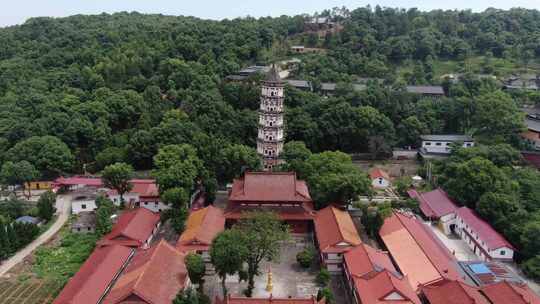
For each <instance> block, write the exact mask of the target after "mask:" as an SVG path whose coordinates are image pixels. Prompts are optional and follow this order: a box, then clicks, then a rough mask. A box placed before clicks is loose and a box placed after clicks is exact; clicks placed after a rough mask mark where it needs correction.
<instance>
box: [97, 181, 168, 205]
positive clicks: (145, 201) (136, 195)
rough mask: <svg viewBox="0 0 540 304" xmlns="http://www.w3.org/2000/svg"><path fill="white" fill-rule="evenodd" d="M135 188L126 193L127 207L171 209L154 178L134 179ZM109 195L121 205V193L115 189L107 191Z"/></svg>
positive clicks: (115, 202) (114, 201) (116, 203)
mask: <svg viewBox="0 0 540 304" xmlns="http://www.w3.org/2000/svg"><path fill="white" fill-rule="evenodd" d="M130 183H131V184H132V185H133V188H132V189H131V191H129V193H126V194H124V202H125V204H126V206H127V207H143V208H146V209H148V210H150V211H153V212H161V211H163V210H166V209H169V208H170V206H167V205H166V204H165V203H163V202H162V201H161V200H160V198H159V190H158V186H157V184H156V181H155V180H153V179H132V180H130ZM107 197H108V198H109V199H110V200H111V201H112V202H113V203H114V204H115V205H116V206H120V194H118V192H117V191H116V190H114V189H111V190H109V191H108V192H107Z"/></svg>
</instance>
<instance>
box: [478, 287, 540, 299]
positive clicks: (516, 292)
mask: <svg viewBox="0 0 540 304" xmlns="http://www.w3.org/2000/svg"><path fill="white" fill-rule="evenodd" d="M481 291H482V292H483V293H484V294H485V295H486V297H487V298H488V299H489V300H490V301H491V302H492V303H493V304H510V303H512V304H540V298H539V297H538V295H537V294H535V293H534V292H533V291H532V290H531V289H530V288H529V286H527V285H526V284H516V283H510V282H508V281H501V282H499V283H496V284H492V285H487V286H484V287H482V288H481Z"/></svg>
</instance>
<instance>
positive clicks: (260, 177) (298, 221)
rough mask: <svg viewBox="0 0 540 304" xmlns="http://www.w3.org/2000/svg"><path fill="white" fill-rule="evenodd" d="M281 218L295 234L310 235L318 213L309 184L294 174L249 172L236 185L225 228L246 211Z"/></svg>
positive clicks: (234, 184) (228, 205)
mask: <svg viewBox="0 0 540 304" xmlns="http://www.w3.org/2000/svg"><path fill="white" fill-rule="evenodd" d="M257 210H266V211H273V212H276V213H277V214H278V216H279V217H280V219H281V220H282V221H284V222H285V223H287V224H288V225H289V227H290V228H291V230H292V232H293V233H301V234H305V233H309V232H310V231H311V227H312V225H313V219H314V217H315V211H314V209H313V201H312V199H311V196H310V195H309V190H308V187H307V184H306V182H305V181H303V180H299V179H297V178H296V173H294V172H246V173H245V174H244V176H243V177H241V178H239V179H235V180H234V181H233V185H232V188H231V190H230V192H229V201H228V203H227V207H226V209H225V218H226V225H227V226H228V227H230V226H232V225H233V224H234V223H235V222H236V221H238V220H239V219H241V218H242V217H243V214H244V212H246V211H257Z"/></svg>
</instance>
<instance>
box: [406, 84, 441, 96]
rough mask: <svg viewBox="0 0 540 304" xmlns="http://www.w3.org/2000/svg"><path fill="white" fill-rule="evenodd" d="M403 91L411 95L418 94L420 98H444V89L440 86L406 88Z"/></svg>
mask: <svg viewBox="0 0 540 304" xmlns="http://www.w3.org/2000/svg"><path fill="white" fill-rule="evenodd" d="M405 90H406V91H407V92H408V93H411V94H418V95H421V96H422V97H430V98H441V97H444V89H443V87H441V86H406V87H405Z"/></svg>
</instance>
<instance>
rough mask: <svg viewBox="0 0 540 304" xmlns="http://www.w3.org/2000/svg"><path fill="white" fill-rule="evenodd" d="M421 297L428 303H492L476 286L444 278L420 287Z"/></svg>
mask: <svg viewBox="0 0 540 304" xmlns="http://www.w3.org/2000/svg"><path fill="white" fill-rule="evenodd" d="M420 294H421V297H422V298H423V299H424V300H425V302H426V303H428V304H490V303H491V302H489V301H488V300H487V298H486V297H485V296H484V295H483V294H482V293H481V292H480V289H479V288H478V287H476V286H472V285H469V284H467V283H463V282H460V281H454V280H446V279H445V280H442V281H439V282H436V283H433V284H430V285H428V286H422V287H420Z"/></svg>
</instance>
